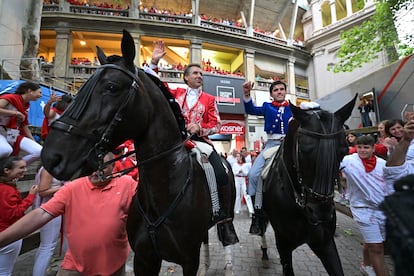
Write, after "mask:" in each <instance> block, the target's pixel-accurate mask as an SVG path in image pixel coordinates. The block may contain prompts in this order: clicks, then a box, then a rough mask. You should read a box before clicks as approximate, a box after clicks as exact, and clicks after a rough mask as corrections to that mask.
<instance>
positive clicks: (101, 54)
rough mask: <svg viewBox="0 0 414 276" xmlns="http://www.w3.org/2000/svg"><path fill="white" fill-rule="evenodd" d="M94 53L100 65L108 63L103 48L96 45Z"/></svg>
mask: <svg viewBox="0 0 414 276" xmlns="http://www.w3.org/2000/svg"><path fill="white" fill-rule="evenodd" d="M96 55H97V56H98V60H99V62H100V63H101V64H102V65H104V64H107V63H108V61H107V58H106V55H105V53H104V51H103V50H102V49H101V47H99V46H96Z"/></svg>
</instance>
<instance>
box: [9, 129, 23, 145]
mask: <svg viewBox="0 0 414 276" xmlns="http://www.w3.org/2000/svg"><path fill="white" fill-rule="evenodd" d="M19 135H20V131H19V130H18V129H14V128H8V129H7V131H6V140H7V142H9V143H10V144H14V143H15V142H16V140H17V137H18V136H19Z"/></svg>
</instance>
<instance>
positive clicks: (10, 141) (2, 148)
mask: <svg viewBox="0 0 414 276" xmlns="http://www.w3.org/2000/svg"><path fill="white" fill-rule="evenodd" d="M41 96H42V90H41V89H40V86H39V85H38V84H36V83H33V82H23V83H21V84H20V85H19V86H18V87H17V89H16V92H15V93H14V94H2V95H0V158H4V157H7V156H10V155H16V156H17V155H18V154H19V152H20V149H22V150H23V151H25V152H27V153H28V154H27V155H25V156H24V157H23V160H24V161H26V162H27V164H30V163H31V162H33V161H36V160H37V159H39V158H40V151H41V150H42V146H41V145H39V144H38V143H37V142H36V141H35V140H34V139H33V136H32V133H31V131H30V129H29V122H28V113H27V110H28V109H29V107H30V102H31V101H36V100H37V99H39V98H40V97H41Z"/></svg>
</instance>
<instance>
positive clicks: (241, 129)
mask: <svg viewBox="0 0 414 276" xmlns="http://www.w3.org/2000/svg"><path fill="white" fill-rule="evenodd" d="M219 133H220V134H244V133H245V126H244V122H243V121H229V120H222V121H221V127H220V131H219Z"/></svg>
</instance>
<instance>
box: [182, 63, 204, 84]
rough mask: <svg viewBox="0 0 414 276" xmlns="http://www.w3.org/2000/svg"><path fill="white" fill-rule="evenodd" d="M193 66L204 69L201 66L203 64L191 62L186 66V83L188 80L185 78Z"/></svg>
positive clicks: (184, 75)
mask: <svg viewBox="0 0 414 276" xmlns="http://www.w3.org/2000/svg"><path fill="white" fill-rule="evenodd" d="M191 67H198V68H200V69H203V68H201V65H200V64H198V63H190V64H188V65H187V67H185V69H184V74H183V79H184V82H185V84H187V81H186V80H185V77H186V76H188V75H189V74H190V68H191Z"/></svg>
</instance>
